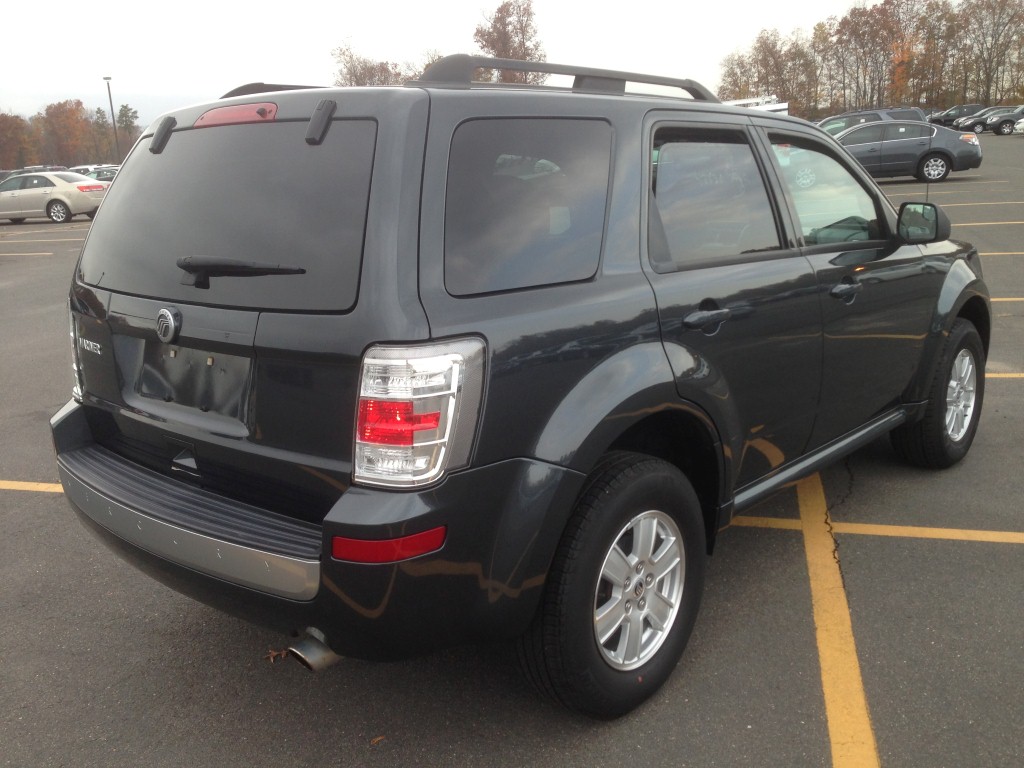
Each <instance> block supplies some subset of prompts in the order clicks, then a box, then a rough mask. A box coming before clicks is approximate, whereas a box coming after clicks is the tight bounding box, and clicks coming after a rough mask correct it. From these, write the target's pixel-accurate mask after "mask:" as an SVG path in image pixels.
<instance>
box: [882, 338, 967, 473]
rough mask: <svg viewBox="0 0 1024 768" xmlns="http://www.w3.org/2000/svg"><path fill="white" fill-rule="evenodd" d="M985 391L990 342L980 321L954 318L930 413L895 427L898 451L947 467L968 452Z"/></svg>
mask: <svg viewBox="0 0 1024 768" xmlns="http://www.w3.org/2000/svg"><path fill="white" fill-rule="evenodd" d="M984 397H985V347H984V345H983V344H982V342H981V336H980V335H979V334H978V331H977V329H975V327H974V325H973V324H971V323H970V322H968V321H967V320H963V319H958V320H957V321H956V322H954V323H953V327H952V328H951V329H950V331H949V336H948V337H947V339H946V346H945V349H944V350H943V353H942V360H941V361H940V362H939V367H938V370H937V371H936V373H935V380H934V381H933V382H932V386H931V390H930V391H929V395H928V405H927V407H926V409H925V414H924V418H923V419H921V420H920V421H917V422H914V423H913V424H904V425H902V426H900V427H897V428H896V429H894V430H893V431H892V433H891V438H892V444H893V447H894V448H895V449H896V452H897V453H899V454H900V456H902V457H903V458H904V459H905V460H906V461H907V462H909V463H911V464H914V465H916V466H919V467H930V468H934V469H945V468H946V467H950V466H952V465H954V464H956V463H957V462H958V461H960V460H961V459H962V458H963V457H964V456H966V455H967V451H969V450H970V448H971V443H972V442H973V441H974V435H975V433H976V432H977V430H978V421H979V420H980V418H981V405H982V401H983V400H984Z"/></svg>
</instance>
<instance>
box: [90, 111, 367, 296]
mask: <svg viewBox="0 0 1024 768" xmlns="http://www.w3.org/2000/svg"><path fill="white" fill-rule="evenodd" d="M307 125H308V121H297V122H285V121H281V122H273V123H261V124H243V125H225V126H217V127H210V128H197V129H190V130H182V131H176V132H175V133H173V134H172V135H171V136H170V138H169V140H168V141H167V144H166V146H165V147H164V148H163V150H162V151H161V152H160V153H159V154H153V153H151V152H149V151H148V150H149V144H150V139H148V138H146V139H143V140H142V141H141V143H140V144H139V146H137V147H136V148H135V150H134V151H133V153H132V156H131V158H130V159H129V160H128V162H127V163H126V164H125V166H124V168H123V169H122V170H121V171H120V172H119V173H118V176H117V183H116V184H114V185H113V186H111V187H110V190H109V191H108V192H107V194H106V199H105V200H104V202H103V208H102V210H101V212H100V215H98V216H97V217H96V221H95V222H94V223H93V225H92V230H91V232H90V235H89V240H88V243H87V245H86V248H85V251H84V253H83V255H82V259H81V263H80V275H79V279H80V280H82V281H83V282H85V283H87V284H89V285H94V286H97V287H99V288H105V289H107V290H111V291H115V292H123V293H129V294H134V295H142V296H147V297H152V298H160V299H167V300H171V301H181V302H195V303H203V304H214V305H219V306H225V307H237V308H248V309H268V310H277V311H289V310H290V311H344V310H348V309H351V308H352V306H353V305H354V304H355V301H356V295H357V292H358V287H359V272H360V266H361V263H362V253H363V236H364V232H365V229H366V216H367V203H368V200H369V194H370V174H371V171H372V167H373V156H374V148H375V144H376V123H375V122H374V121H373V120H368V119H367V120H336V121H334V122H333V123H332V125H331V128H330V130H328V131H327V134H326V136H325V138H324V140H323V143H322V144H320V145H319V146H311V145H309V144H307V143H306V141H305V134H306V130H307ZM189 256H191V257H210V258H214V259H229V260H236V261H241V262H257V263H260V264H266V265H274V266H279V265H280V266H285V267H295V268H297V269H300V270H303V272H302V273H299V274H273V275H264V276H246V277H231V276H227V277H219V276H214V277H211V278H210V279H209V281H208V283H209V285H208V287H205V288H204V287H200V286H199V285H198V284H197V285H185V284H183V278H187V273H185V272H184V270H182V269H180V268H179V267H178V266H177V265H176V261H177V259H179V258H181V257H189ZM186 282H187V280H186ZM200 282H202V281H200Z"/></svg>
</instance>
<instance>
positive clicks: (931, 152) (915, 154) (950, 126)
mask: <svg viewBox="0 0 1024 768" xmlns="http://www.w3.org/2000/svg"><path fill="white" fill-rule="evenodd" d="M818 125H819V126H820V127H821V128H822V130H824V131H826V132H827V133H830V134H832V135H833V136H835V138H836V140H837V141H838V142H839V143H840V144H842V145H843V146H845V147H846V148H847V149H848V150H849V151H850V153H851V154H853V156H854V157H856V158H857V160H859V161H860V162H861V164H862V165H863V166H864V167H865V168H866V169H867V170H868V172H869V173H871V174H872V175H874V176H876V177H886V176H916V177H917V178H918V179H920V180H921V181H925V182H931V181H942V180H943V179H945V178H946V177H947V176H948V175H949V173H950V171H963V170H970V169H973V168H977V167H979V166H980V165H981V160H982V152H981V142H980V141H979V140H978V134H979V133H982V132H984V131H991V132H992V133H993V134H994V135H996V136H1008V135H1009V134H1011V133H1014V132H1017V133H1024V104H1021V105H1017V106H1006V105H1003V106H996V107H985V106H983V105H982V104H957V105H955V106H952V107H950V108H949V109H945V110H942V111H941V112H933V113H932V114H930V115H926V114H925V112H924V110H922V109H920V108H918V107H896V108H886V109H872V110H858V111H854V112H846V113H843V114H841V115H835V116H833V117H827V118H825V119H824V120H822V121H820V122H819V123H818Z"/></svg>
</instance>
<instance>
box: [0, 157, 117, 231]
mask: <svg viewBox="0 0 1024 768" xmlns="http://www.w3.org/2000/svg"><path fill="white" fill-rule="evenodd" d="M90 173H95V170H94V171H91V172H90ZM109 186H110V180H109V179H99V178H97V177H96V176H87V175H85V174H82V173H75V172H74V171H71V170H47V171H27V172H21V171H15V172H14V173H10V174H8V175H7V177H6V178H5V179H3V180H2V181H0V219H10V220H11V221H12V222H14V223H15V224H21V223H22V222H23V221H25V219H32V218H41V217H43V216H46V217H47V218H49V219H50V220H51V221H54V222H56V223H58V224H63V223H64V222H67V221H71V219H72V218H73V217H74V216H77V215H79V214H85V215H86V216H88V217H89V218H90V219H91V218H92V217H93V216H94V215H95V214H96V209H97V208H99V207H100V201H102V200H103V196H104V195H105V194H106V193H107V187H109Z"/></svg>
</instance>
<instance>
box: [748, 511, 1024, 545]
mask: <svg viewBox="0 0 1024 768" xmlns="http://www.w3.org/2000/svg"><path fill="white" fill-rule="evenodd" d="M732 524H733V525H738V526H740V527H743V528H775V529H777V530H786V531H799V530H801V529H802V527H803V524H802V523H801V521H800V520H797V519H795V518H792V517H748V516H746V515H737V516H736V517H734V518H733V519H732ZM832 530H834V531H835V532H836V533H846V534H855V535H858V536H893V537H898V538H907V539H946V540H949V541H982V542H988V543H992V544H1024V532H1017V531H978V530H970V529H966V528H929V527H927V526H919V525H871V524H868V523H837V522H834V521H833V523H832Z"/></svg>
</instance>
